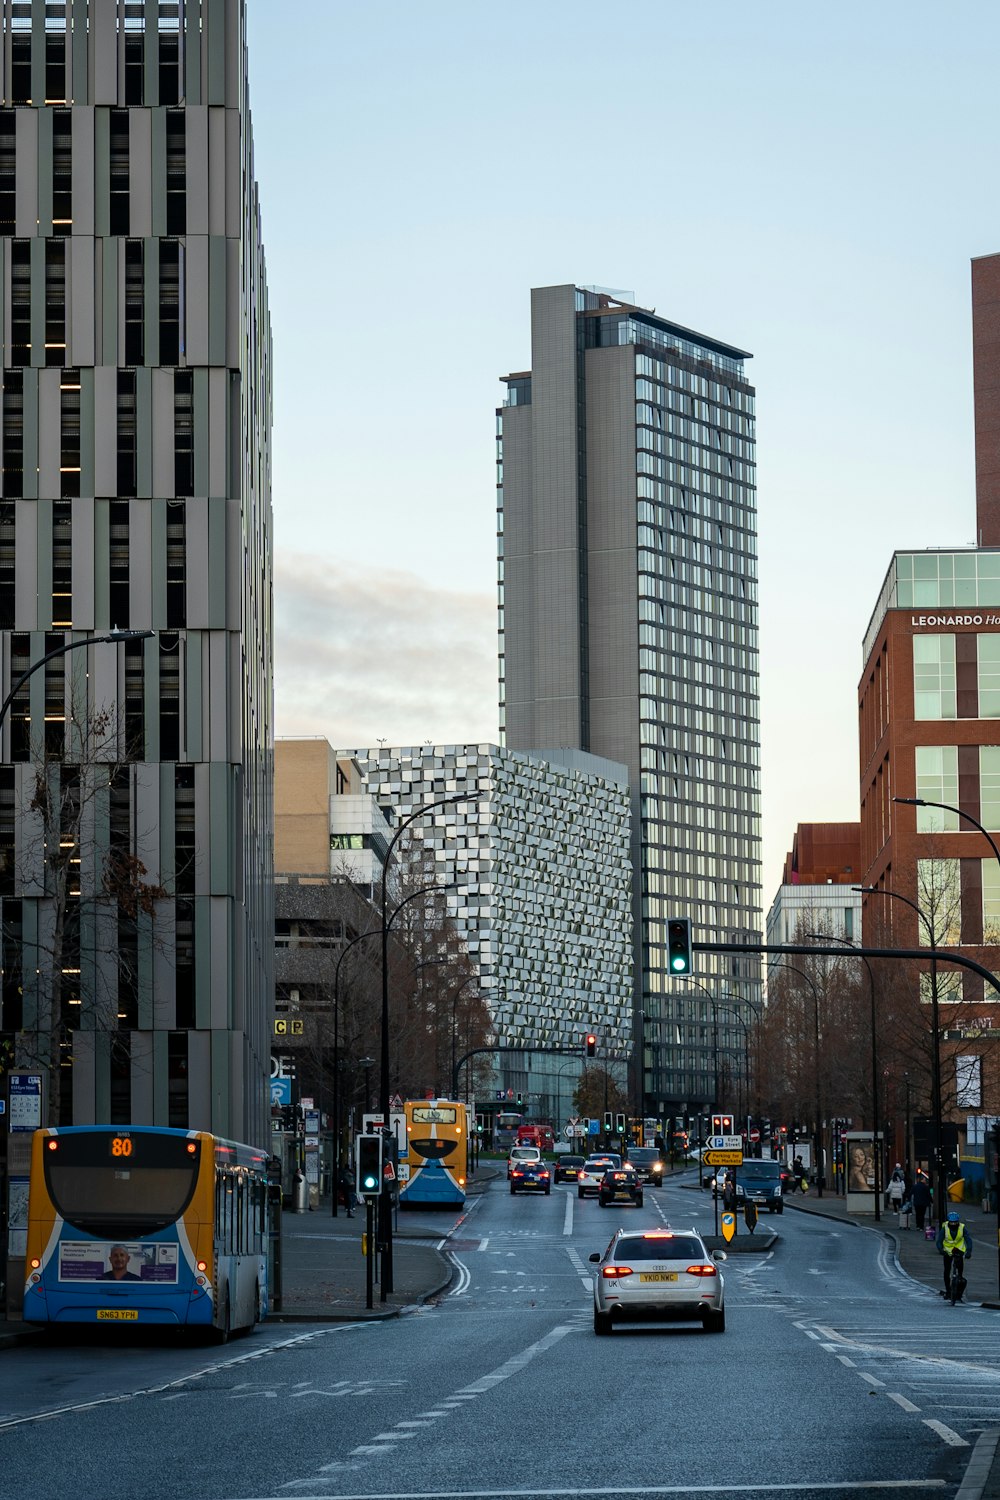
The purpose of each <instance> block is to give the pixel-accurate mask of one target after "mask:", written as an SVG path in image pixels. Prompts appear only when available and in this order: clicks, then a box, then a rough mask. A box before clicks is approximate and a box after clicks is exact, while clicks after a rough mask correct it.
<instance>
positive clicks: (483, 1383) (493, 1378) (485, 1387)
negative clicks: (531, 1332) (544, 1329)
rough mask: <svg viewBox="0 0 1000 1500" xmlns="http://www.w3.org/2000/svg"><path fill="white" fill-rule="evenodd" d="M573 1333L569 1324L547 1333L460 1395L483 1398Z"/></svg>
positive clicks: (469, 1386)
mask: <svg viewBox="0 0 1000 1500" xmlns="http://www.w3.org/2000/svg"><path fill="white" fill-rule="evenodd" d="M573 1331H574V1330H573V1325H572V1324H569V1323H564V1324H561V1325H560V1326H559V1327H558V1328H553V1329H552V1330H551V1332H550V1333H547V1334H546V1335H545V1337H544V1338H541V1339H539V1340H538V1342H537V1343H534V1344H529V1345H528V1347H527V1349H523V1350H522V1351H521V1353H520V1354H515V1355H514V1357H513V1358H512V1359H508V1360H507V1361H506V1362H505V1363H504V1364H502V1365H498V1366H497V1368H496V1369H495V1370H491V1371H490V1373H489V1374H488V1375H483V1376H481V1377H480V1379H479V1380H475V1381H473V1383H472V1384H471V1385H467V1386H466V1387H465V1390H464V1391H463V1392H460V1393H459V1394H463V1395H464V1394H469V1395H474V1396H481V1395H483V1393H484V1392H486V1391H491V1390H492V1389H493V1387H494V1386H495V1385H499V1384H500V1382H501V1381H502V1380H509V1379H510V1378H511V1376H512V1375H517V1374H518V1373H519V1372H520V1371H521V1370H523V1369H524V1367H525V1365H529V1364H530V1363H531V1361H532V1360H533V1359H537V1358H538V1356H539V1355H540V1354H545V1353H546V1352H547V1351H548V1350H549V1349H551V1348H552V1345H553V1344H558V1342H559V1340H560V1339H564V1338H565V1337H566V1335H567V1334H568V1333H572V1332H573ZM442 1405H444V1403H443V1402H442Z"/></svg>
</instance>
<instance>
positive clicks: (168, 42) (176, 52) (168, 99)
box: [160, 20, 181, 105]
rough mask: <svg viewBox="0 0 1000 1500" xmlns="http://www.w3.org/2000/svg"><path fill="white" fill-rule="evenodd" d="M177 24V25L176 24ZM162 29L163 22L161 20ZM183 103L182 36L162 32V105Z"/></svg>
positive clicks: (175, 33)
mask: <svg viewBox="0 0 1000 1500" xmlns="http://www.w3.org/2000/svg"><path fill="white" fill-rule="evenodd" d="M175 24H176V23H175ZM160 25H161V28H162V26H163V21H162V20H161V23H160ZM180 102H181V47H180V36H179V34H178V33H177V32H176V31H174V32H168V31H164V30H162V29H161V31H160V103H161V105H167V104H180Z"/></svg>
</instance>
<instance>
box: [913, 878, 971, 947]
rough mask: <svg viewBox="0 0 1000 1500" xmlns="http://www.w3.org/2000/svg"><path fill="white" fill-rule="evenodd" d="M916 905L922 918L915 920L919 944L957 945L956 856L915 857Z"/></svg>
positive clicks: (959, 883) (959, 897) (958, 897)
mask: <svg viewBox="0 0 1000 1500" xmlns="http://www.w3.org/2000/svg"><path fill="white" fill-rule="evenodd" d="M916 901H917V905H918V906H919V908H920V910H921V911H922V912H923V914H924V917H925V918H926V921H924V920H919V921H918V924H917V925H918V929H919V945H920V947H921V948H929V947H930V946H931V941H930V935H931V933H933V935H934V946H935V947H938V948H949V947H957V946H958V944H959V943H960V942H961V941H962V878H961V873H960V865H959V861H958V860H957V859H918V860H917V896H916Z"/></svg>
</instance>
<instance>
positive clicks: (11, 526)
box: [0, 500, 17, 630]
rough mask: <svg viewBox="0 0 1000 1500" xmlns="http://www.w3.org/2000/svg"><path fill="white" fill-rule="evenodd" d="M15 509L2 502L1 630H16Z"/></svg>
mask: <svg viewBox="0 0 1000 1500" xmlns="http://www.w3.org/2000/svg"><path fill="white" fill-rule="evenodd" d="M14 514H15V512H14V507H13V505H11V504H10V502H9V501H6V500H4V501H2V502H0V630H13V629H14V598H15V594H14V585H15V580H16V576H17V575H16V571H15V557H16V553H15V550H14V549H15V537H16V535H17V533H16V529H15V522H14Z"/></svg>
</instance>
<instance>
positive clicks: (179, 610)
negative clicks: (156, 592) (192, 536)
mask: <svg viewBox="0 0 1000 1500" xmlns="http://www.w3.org/2000/svg"><path fill="white" fill-rule="evenodd" d="M186 624H187V507H186V506H185V504H184V501H183V500H168V501H167V627H168V629H170V630H182V629H183V628H184V626H185V625H186Z"/></svg>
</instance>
